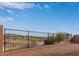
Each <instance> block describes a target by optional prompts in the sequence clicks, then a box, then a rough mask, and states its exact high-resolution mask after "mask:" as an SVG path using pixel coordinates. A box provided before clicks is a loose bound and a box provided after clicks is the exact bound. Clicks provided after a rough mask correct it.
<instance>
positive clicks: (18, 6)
mask: <svg viewBox="0 0 79 59" xmlns="http://www.w3.org/2000/svg"><path fill="white" fill-rule="evenodd" d="M35 6H36V5H35V4H34V3H15V2H0V7H5V8H15V9H25V8H34V7H35Z"/></svg>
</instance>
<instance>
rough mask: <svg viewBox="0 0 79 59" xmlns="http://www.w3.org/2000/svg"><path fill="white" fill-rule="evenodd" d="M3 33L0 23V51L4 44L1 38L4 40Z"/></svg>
mask: <svg viewBox="0 0 79 59" xmlns="http://www.w3.org/2000/svg"><path fill="white" fill-rule="evenodd" d="M3 37H4V35H3V26H2V25H0V53H1V52H3V47H4V44H3V40H4V38H3Z"/></svg>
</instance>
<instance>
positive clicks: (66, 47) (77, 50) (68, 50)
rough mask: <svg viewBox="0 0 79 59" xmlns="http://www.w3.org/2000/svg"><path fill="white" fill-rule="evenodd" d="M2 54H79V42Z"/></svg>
mask: <svg viewBox="0 0 79 59" xmlns="http://www.w3.org/2000/svg"><path fill="white" fill-rule="evenodd" d="M0 55H1V56H79V44H56V45H47V46H41V47H35V48H27V49H19V50H13V51H6V52H5V53H0Z"/></svg>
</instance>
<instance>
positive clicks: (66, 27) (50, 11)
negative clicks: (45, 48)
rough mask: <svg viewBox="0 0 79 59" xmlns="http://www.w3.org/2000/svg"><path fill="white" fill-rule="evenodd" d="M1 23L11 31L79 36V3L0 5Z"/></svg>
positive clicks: (17, 3) (16, 3)
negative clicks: (58, 32) (63, 33)
mask: <svg viewBox="0 0 79 59" xmlns="http://www.w3.org/2000/svg"><path fill="white" fill-rule="evenodd" d="M0 21H3V25H4V27H5V28H11V29H21V30H31V31H40V32H57V31H63V32H69V33H72V34H79V3H78V2H74V3H73V2H69V3H68V2H62V3H61V2H35V3H34V2H29V3H23V2H22V3H19V2H14V3H11V2H8V3H7V2H6V3H0Z"/></svg>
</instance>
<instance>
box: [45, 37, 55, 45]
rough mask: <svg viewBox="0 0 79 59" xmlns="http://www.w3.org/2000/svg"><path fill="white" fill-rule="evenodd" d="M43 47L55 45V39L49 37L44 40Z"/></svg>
mask: <svg viewBox="0 0 79 59" xmlns="http://www.w3.org/2000/svg"><path fill="white" fill-rule="evenodd" d="M44 44H45V45H50V44H55V39H54V37H53V36H50V37H49V38H48V39H47V40H44Z"/></svg>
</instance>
